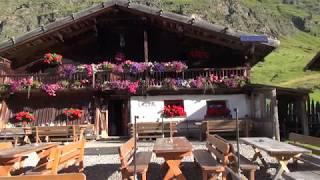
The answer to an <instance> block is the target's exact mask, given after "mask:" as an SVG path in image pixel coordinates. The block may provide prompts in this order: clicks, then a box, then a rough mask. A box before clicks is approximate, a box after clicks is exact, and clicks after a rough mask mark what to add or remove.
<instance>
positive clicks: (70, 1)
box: [0, 0, 320, 100]
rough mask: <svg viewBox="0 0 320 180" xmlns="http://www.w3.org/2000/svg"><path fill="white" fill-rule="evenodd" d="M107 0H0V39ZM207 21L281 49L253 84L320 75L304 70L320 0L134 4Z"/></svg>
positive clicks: (303, 81) (318, 94)
mask: <svg viewBox="0 0 320 180" xmlns="http://www.w3.org/2000/svg"><path fill="white" fill-rule="evenodd" d="M103 1H105V0H41V1H40V0H14V1H12V0H0V7H1V11H0V41H2V40H4V39H7V38H10V37H12V36H17V35H18V34H21V33H23V32H26V31H30V30H31V29H33V28H35V27H38V26H40V25H42V24H46V23H49V22H53V21H55V20H56V19H58V18H61V17H64V16H67V15H70V14H71V13H73V12H76V11H79V10H81V9H84V8H87V7H90V6H92V5H94V4H97V3H101V2H103ZM133 2H137V3H142V4H146V5H148V6H156V7H159V8H162V9H164V10H167V11H172V12H176V13H180V14H186V15H190V16H194V17H196V18H202V19H206V20H208V21H211V22H215V23H217V24H223V25H226V26H229V27H231V28H235V29H238V30H242V31H246V32H251V33H264V34H268V35H269V36H271V37H274V38H278V39H280V40H281V46H280V48H279V49H277V50H276V51H275V52H274V53H272V54H270V55H269V56H268V57H267V58H266V60H265V61H264V62H261V63H259V64H257V65H256V66H255V67H254V68H253V73H252V82H255V83H265V84H273V85H280V86H287V87H307V88H313V89H314V90H315V93H314V94H313V97H314V98H317V99H319V100H320V90H319V89H320V84H319V80H320V75H319V74H320V73H319V72H304V71H303V68H304V66H305V65H306V64H307V62H308V61H309V60H310V59H311V58H312V57H313V56H314V54H315V53H316V52H317V51H319V50H320V0H133Z"/></svg>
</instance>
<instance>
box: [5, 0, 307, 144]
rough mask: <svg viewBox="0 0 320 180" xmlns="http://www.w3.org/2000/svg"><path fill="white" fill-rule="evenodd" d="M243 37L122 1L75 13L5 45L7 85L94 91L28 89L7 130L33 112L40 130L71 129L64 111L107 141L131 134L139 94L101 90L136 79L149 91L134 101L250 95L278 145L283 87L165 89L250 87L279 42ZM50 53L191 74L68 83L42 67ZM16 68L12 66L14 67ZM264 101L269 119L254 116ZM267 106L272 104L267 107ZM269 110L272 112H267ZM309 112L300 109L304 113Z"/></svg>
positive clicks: (73, 60) (11, 99) (14, 103)
mask: <svg viewBox="0 0 320 180" xmlns="http://www.w3.org/2000/svg"><path fill="white" fill-rule="evenodd" d="M241 35H247V34H246V33H243V32H239V31H235V30H232V29H229V28H228V27H223V26H219V25H216V24H211V23H208V22H206V21H203V20H200V19H195V18H191V17H187V16H183V15H179V14H174V13H169V12H164V11H162V10H161V9H156V8H152V7H148V6H144V5H140V4H135V3H131V2H129V1H123V0H115V1H109V2H106V3H101V4H99V5H96V6H94V7H92V8H90V9H87V10H84V11H81V12H78V13H74V14H72V15H70V16H68V17H66V18H63V19H61V20H59V21H56V22H53V23H51V24H48V25H45V26H42V27H39V28H38V29H35V30H33V31H30V32H28V33H27V34H25V35H22V36H19V37H17V38H11V39H10V40H8V41H6V42H4V43H2V44H0V56H2V57H5V58H8V59H9V60H10V61H8V60H3V61H2V63H3V66H0V67H1V70H2V71H1V74H0V84H5V83H8V82H10V81H11V80H16V81H17V80H22V79H24V78H30V77H32V79H33V80H37V81H39V82H41V83H54V82H57V81H61V80H69V81H81V80H88V81H90V84H89V85H88V86H86V87H85V88H81V89H77V88H75V89H62V90H60V91H59V92H58V93H57V96H55V97H48V96H46V95H45V94H44V92H42V91H41V90H29V91H24V92H18V93H15V94H14V95H9V96H6V97H2V103H1V104H0V106H1V108H0V112H1V113H0V117H1V119H0V126H1V127H4V126H5V124H6V123H7V122H8V121H10V119H12V117H13V116H14V114H15V113H16V112H19V111H21V110H27V111H32V112H33V113H34V115H35V116H36V119H37V121H36V122H35V123H34V125H50V124H55V125H59V124H60V125H61V124H64V123H66V122H65V119H64V117H63V116H61V114H62V111H63V110H64V109H65V108H72V107H74V108H80V109H82V110H84V116H83V117H82V118H81V119H79V120H76V121H73V122H68V123H73V124H85V123H91V124H94V125H95V131H96V133H97V135H101V136H102V137H107V136H108V135H117V136H119V135H120V136H125V135H128V123H129V122H130V117H129V114H130V103H129V101H130V96H132V94H128V92H125V91H119V90H112V89H108V90H103V91H102V90H101V88H100V85H101V83H103V82H105V81H113V80H130V81H143V82H145V84H144V87H143V88H142V89H139V91H138V92H137V93H136V94H135V95H139V96H148V95H151V96H152V95H170V94H174V95H179V94H237V93H242V94H246V95H248V96H250V98H251V100H252V104H251V113H252V114H250V118H252V119H254V120H255V119H259V118H262V119H265V120H266V121H259V122H258V121H257V122H258V123H260V124H258V126H261V125H262V124H263V122H265V123H266V124H268V125H270V126H271V127H272V130H273V131H274V132H272V133H271V134H272V136H275V137H277V138H279V136H280V132H279V131H280V130H279V129H281V128H282V125H281V122H282V119H281V118H280V117H281V113H280V112H279V111H280V107H279V106H277V105H279V103H280V102H279V98H280V97H279V93H278V92H279V88H270V87H260V86H259V87H254V86H251V87H250V86H244V87H241V88H240V87H239V88H227V87H226V88H216V89H215V90H214V91H210V90H208V89H196V88H188V89H187V88H186V89H179V90H171V89H166V90H163V89H161V88H159V87H161V86H163V81H164V80H165V79H166V78H176V79H181V80H187V79H193V78H197V77H204V78H208V77H210V76H212V75H214V76H217V77H218V78H219V79H221V78H223V77H227V76H237V77H241V78H243V79H245V80H246V83H249V82H250V68H251V67H252V66H253V65H255V64H256V63H257V62H259V61H261V60H263V58H264V57H265V56H267V55H268V54H269V53H270V52H272V51H273V50H274V49H275V48H276V47H277V46H278V44H279V42H278V41H276V40H272V39H269V42H268V43H256V44H255V46H254V49H253V48H252V44H251V43H248V42H241V41H240V36H241ZM193 50H201V51H203V52H208V55H207V57H206V58H202V59H201V58H200V59H197V58H194V57H191V56H190V52H191V51H193ZM47 52H56V53H59V54H62V55H63V56H64V58H65V61H67V62H68V63H70V64H91V63H99V62H102V61H104V60H110V59H111V60H113V59H112V58H113V57H114V56H115V54H116V53H117V52H123V53H125V55H126V58H128V59H138V60H139V61H140V62H152V61H160V62H161V61H162V62H165V61H166V60H178V59H183V60H185V63H186V64H187V65H188V67H189V68H188V69H187V70H185V71H183V72H152V73H151V72H147V71H146V72H143V73H136V74H130V73H122V74H120V75H119V74H114V73H113V72H97V73H94V74H93V75H92V76H91V77H90V79H88V77H87V75H86V74H84V73H75V74H73V75H72V76H71V77H68V79H65V77H61V76H60V75H59V74H57V73H52V70H53V69H54V68H47V67H46V66H43V64H41V62H42V61H41V57H42V56H43V54H45V53H47ZM10 62H11V66H12V67H11V66H8V64H10ZM0 63H1V62H0ZM4 67H10V68H4ZM280 91H281V90H280ZM306 95H307V93H303V98H304V97H305V96H306ZM283 97H284V96H283ZM301 97H302V96H301ZM259 98H260V100H261V102H264V105H263V103H261V107H262V108H263V109H265V110H266V109H267V110H266V111H265V112H264V113H262V114H263V116H262V117H255V111H254V109H255V107H257V105H256V104H254V103H253V102H256V99H259ZM266 99H270V103H269V104H267V105H266V103H265V102H266V101H265V100H266ZM303 100H304V99H303ZM277 102H278V103H277ZM297 102H298V100H297ZM299 102H302V101H299ZM268 105H270V107H269V108H266V106H268ZM302 106H303V104H302V103H300V104H299V107H301V108H300V109H301V110H302ZM278 112H279V113H278ZM302 113H303V112H302ZM270 114H272V116H271V115H270ZM278 117H279V118H280V119H279V118H278ZM300 118H301V119H302V121H303V119H304V116H303V115H301V116H300ZM269 120H271V121H269ZM270 122H271V123H270ZM279 122H280V124H279ZM303 122H304V121H303ZM258 126H257V127H258Z"/></svg>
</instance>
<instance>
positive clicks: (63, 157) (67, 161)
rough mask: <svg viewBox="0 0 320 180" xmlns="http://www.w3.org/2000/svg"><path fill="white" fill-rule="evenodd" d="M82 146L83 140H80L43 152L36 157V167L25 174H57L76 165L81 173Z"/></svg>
mask: <svg viewBox="0 0 320 180" xmlns="http://www.w3.org/2000/svg"><path fill="white" fill-rule="evenodd" d="M84 146H85V140H80V141H77V142H72V143H69V144H66V145H62V146H59V147H57V148H51V149H49V150H47V151H44V152H42V153H40V154H39V155H38V156H39V158H40V161H39V163H38V164H37V166H36V167H35V168H33V169H32V170H30V171H28V172H27V173H26V174H29V175H30V174H57V173H58V171H59V170H62V169H64V168H67V167H68V166H70V165H73V164H75V165H78V170H79V172H82V171H83V168H84V166H83V160H84Z"/></svg>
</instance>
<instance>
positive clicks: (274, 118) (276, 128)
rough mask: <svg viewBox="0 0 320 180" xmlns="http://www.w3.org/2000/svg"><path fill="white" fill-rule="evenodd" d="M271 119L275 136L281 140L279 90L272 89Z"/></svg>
mask: <svg viewBox="0 0 320 180" xmlns="http://www.w3.org/2000/svg"><path fill="white" fill-rule="evenodd" d="M271 117H272V118H271V119H272V121H273V122H272V123H273V138H275V139H276V140H278V141H280V127H279V118H278V105H277V90H276V89H272V90H271Z"/></svg>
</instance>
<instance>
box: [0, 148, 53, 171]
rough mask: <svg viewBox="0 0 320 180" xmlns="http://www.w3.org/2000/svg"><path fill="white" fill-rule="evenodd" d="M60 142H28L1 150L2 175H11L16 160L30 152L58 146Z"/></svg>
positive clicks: (0, 164) (18, 160) (38, 151)
mask: <svg viewBox="0 0 320 180" xmlns="http://www.w3.org/2000/svg"><path fill="white" fill-rule="evenodd" d="M57 146H58V143H42V144H28V145H24V146H17V147H14V148H11V149H5V150H1V151H0V176H11V174H10V172H11V171H12V170H13V166H14V164H15V163H16V162H20V161H22V160H23V159H24V158H26V157H27V156H28V154H30V153H33V152H36V153H40V152H41V151H43V150H47V149H50V148H53V147H57Z"/></svg>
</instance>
